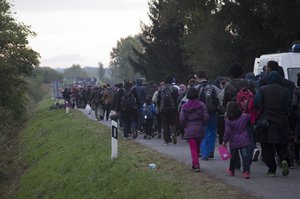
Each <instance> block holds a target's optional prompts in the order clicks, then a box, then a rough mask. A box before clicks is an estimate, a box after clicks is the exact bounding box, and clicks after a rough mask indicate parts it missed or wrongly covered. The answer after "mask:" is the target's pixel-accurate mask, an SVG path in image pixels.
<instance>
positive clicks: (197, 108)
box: [179, 87, 209, 172]
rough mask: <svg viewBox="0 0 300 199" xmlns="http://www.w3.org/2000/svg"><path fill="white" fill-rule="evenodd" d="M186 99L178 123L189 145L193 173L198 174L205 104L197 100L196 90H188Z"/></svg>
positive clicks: (206, 116)
mask: <svg viewBox="0 0 300 199" xmlns="http://www.w3.org/2000/svg"><path fill="white" fill-rule="evenodd" d="M186 97H187V99H188V100H189V101H188V102H186V103H185V104H184V105H183V106H182V108H181V111H180V116H179V121H180V124H181V125H182V127H183V128H184V138H185V139H187V141H188V143H189V145H190V151H191V156H192V168H193V169H194V170H195V172H199V171H200V165H199V152H200V147H199V146H200V143H201V140H202V138H203V137H204V131H205V124H207V122H208V117H209V116H208V112H207V109H206V106H205V104H204V103H202V102H201V101H200V100H199V99H198V90H197V89H196V88H194V87H191V88H189V89H188V91H187V95H186Z"/></svg>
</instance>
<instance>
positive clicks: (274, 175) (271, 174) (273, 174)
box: [265, 172, 276, 177]
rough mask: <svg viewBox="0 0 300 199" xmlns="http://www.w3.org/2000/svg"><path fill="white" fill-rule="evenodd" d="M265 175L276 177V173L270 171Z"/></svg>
mask: <svg viewBox="0 0 300 199" xmlns="http://www.w3.org/2000/svg"><path fill="white" fill-rule="evenodd" d="M265 176H266V177H276V174H275V173H270V172H268V173H266V174H265Z"/></svg>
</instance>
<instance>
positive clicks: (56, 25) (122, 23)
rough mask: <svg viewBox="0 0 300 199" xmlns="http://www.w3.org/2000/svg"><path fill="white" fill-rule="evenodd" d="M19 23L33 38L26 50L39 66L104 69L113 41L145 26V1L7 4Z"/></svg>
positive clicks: (23, 0) (18, 0) (25, 1)
mask: <svg viewBox="0 0 300 199" xmlns="http://www.w3.org/2000/svg"><path fill="white" fill-rule="evenodd" d="M8 1H9V2H10V3H12V4H13V5H14V6H13V7H12V10H13V11H16V15H15V17H16V18H17V20H18V21H19V22H24V23H25V24H26V25H30V26H31V30H33V31H34V32H36V33H37V37H35V38H30V39H29V41H30V46H31V47H32V48H33V49H34V50H35V51H37V52H39V53H40V54H41V66H50V67H53V68H57V67H70V66H72V64H80V65H81V66H97V65H98V62H102V63H103V64H104V66H105V67H106V66H108V63H109V61H110V52H111V50H112V48H113V47H115V46H116V43H117V40H119V39H120V38H125V37H127V36H129V35H132V36H133V35H135V34H138V33H139V32H140V22H141V21H143V22H144V23H148V21H149V19H148V17H147V12H148V0H8Z"/></svg>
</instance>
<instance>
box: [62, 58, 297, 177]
mask: <svg viewBox="0 0 300 199" xmlns="http://www.w3.org/2000/svg"><path fill="white" fill-rule="evenodd" d="M229 73H230V77H219V78H217V79H215V80H212V81H209V80H208V78H207V74H206V72H205V71H198V72H197V73H195V74H191V75H190V76H189V77H188V82H187V83H178V82H176V80H175V79H174V78H173V77H172V76H167V77H166V78H165V79H164V80H163V81H162V82H160V83H159V85H156V84H155V82H153V81H149V82H146V80H145V79H143V78H139V79H136V81H128V80H124V82H122V83H118V84H115V85H114V86H110V85H109V84H106V85H104V86H102V87H97V86H94V87H91V86H88V87H87V88H81V89H80V90H77V89H73V90H72V89H69V90H68V89H66V90H67V91H66V92H67V95H66V93H65V94H64V93H63V96H64V97H65V100H66V101H68V102H69V103H70V104H73V106H77V107H82V108H83V107H85V106H86V105H90V106H91V107H92V109H93V110H94V111H95V116H96V118H97V119H98V120H104V119H106V120H109V119H113V120H117V121H118V123H119V126H120V127H121V128H122V129H123V137H124V139H126V140H127V139H135V138H136V137H137V136H139V135H141V134H142V136H143V137H144V139H152V138H155V137H156V138H158V139H160V138H163V143H164V144H165V145H168V144H170V143H173V144H177V139H178V137H180V138H181V139H186V140H187V141H188V143H189V147H190V152H191V157H192V169H193V170H194V171H195V172H199V171H200V164H199V157H201V160H203V161H208V160H210V159H212V158H214V154H215V143H216V139H217V137H218V143H219V145H221V146H223V147H227V145H228V146H229V152H230V155H231V158H230V163H229V167H228V170H227V172H228V174H229V175H230V176H234V173H235V170H236V169H241V168H242V172H243V176H244V178H245V179H249V178H250V168H251V164H252V162H255V161H258V158H259V156H260V155H261V159H262V161H263V162H264V163H265V164H266V166H267V168H268V170H267V172H266V176H269V177H273V176H276V170H277V167H278V166H279V167H281V170H282V175H283V176H287V175H288V174H289V169H290V168H292V167H293V166H295V165H298V164H299V149H300V74H299V75H298V82H297V83H296V84H297V86H295V83H294V82H291V81H289V80H287V79H286V78H285V77H284V71H283V69H282V67H280V66H279V65H278V63H277V62H276V61H269V62H268V63H267V65H266V66H265V67H264V71H263V72H262V73H261V74H260V75H258V76H255V75H254V74H253V73H247V74H246V75H245V76H244V71H243V68H242V66H241V65H239V64H234V65H232V67H231V68H230V72H229ZM258 143H259V144H258ZM258 146H260V147H258Z"/></svg>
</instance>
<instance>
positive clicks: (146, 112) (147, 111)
mask: <svg viewBox="0 0 300 199" xmlns="http://www.w3.org/2000/svg"><path fill="white" fill-rule="evenodd" d="M142 116H143V118H144V119H153V118H154V113H153V112H152V110H151V105H144V106H143V107H142Z"/></svg>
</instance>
